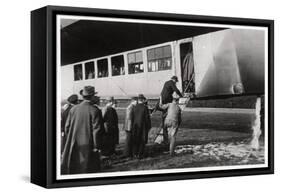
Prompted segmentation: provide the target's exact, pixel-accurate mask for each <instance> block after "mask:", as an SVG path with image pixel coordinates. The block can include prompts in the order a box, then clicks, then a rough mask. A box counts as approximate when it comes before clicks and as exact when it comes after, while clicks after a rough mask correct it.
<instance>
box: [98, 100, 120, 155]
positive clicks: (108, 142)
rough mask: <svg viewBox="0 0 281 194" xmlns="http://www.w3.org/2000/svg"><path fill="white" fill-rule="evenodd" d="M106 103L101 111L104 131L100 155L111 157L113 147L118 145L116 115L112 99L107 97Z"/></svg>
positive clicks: (113, 150) (113, 151)
mask: <svg viewBox="0 0 281 194" xmlns="http://www.w3.org/2000/svg"><path fill="white" fill-rule="evenodd" d="M106 101H107V103H106V105H105V107H104V109H103V111H102V113H103V121H104V130H105V133H104V138H103V141H104V142H103V148H102V155H105V156H111V155H113V154H114V153H115V147H116V145H117V144H118V143H119V128H118V115H117V112H116V110H115V108H114V107H113V106H114V105H115V104H116V102H115V100H114V98H113V97H108V98H107V99H106Z"/></svg>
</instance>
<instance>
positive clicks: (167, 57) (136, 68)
mask: <svg viewBox="0 0 281 194" xmlns="http://www.w3.org/2000/svg"><path fill="white" fill-rule="evenodd" d="M127 57H128V58H127V60H128V73H129V74H137V73H143V72H144V64H143V54H142V51H137V52H133V53H128V56H127ZM147 62H148V72H156V71H162V70H169V69H172V52H171V46H170V45H167V46H162V47H157V48H152V49H148V50H147ZM124 64H125V63H124V57H123V55H118V56H114V57H111V67H112V76H119V75H125V65H124ZM84 67H85V79H94V78H95V62H94V61H90V62H86V63H85V66H84ZM97 69H98V72H97V77H98V78H102V77H108V72H109V69H108V59H107V58H104V59H100V60H97ZM82 72H83V71H82V64H78V65H74V80H75V81H77V80H82V79H83V76H82Z"/></svg>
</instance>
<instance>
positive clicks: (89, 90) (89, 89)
mask: <svg viewBox="0 0 281 194" xmlns="http://www.w3.org/2000/svg"><path fill="white" fill-rule="evenodd" d="M80 94H81V95H82V96H93V95H95V94H97V92H96V91H95V87H93V86H85V87H84V88H83V90H80Z"/></svg>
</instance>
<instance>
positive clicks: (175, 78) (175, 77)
mask: <svg viewBox="0 0 281 194" xmlns="http://www.w3.org/2000/svg"><path fill="white" fill-rule="evenodd" d="M171 79H172V80H175V81H176V82H178V81H179V80H178V77H177V76H175V75H174V76H173V77H171Z"/></svg>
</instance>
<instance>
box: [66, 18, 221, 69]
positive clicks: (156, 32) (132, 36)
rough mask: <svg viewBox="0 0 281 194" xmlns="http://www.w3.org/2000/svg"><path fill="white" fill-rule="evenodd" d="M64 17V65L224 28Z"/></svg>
mask: <svg viewBox="0 0 281 194" xmlns="http://www.w3.org/2000/svg"><path fill="white" fill-rule="evenodd" d="M63 20H65V21H62V26H61V64H62V65H67V64H71V63H76V62H79V61H83V60H88V59H92V58H98V57H102V56H106V55H111V54H114V53H119V52H123V51H128V50H133V49H137V48H142V47H146V46H150V45H154V44H160V43H164V42H169V41H173V40H178V39H182V38H188V37H193V36H197V35H201V34H205V33H209V32H213V31H217V30H222V28H214V27H198V26H180V25H166V24H165V25H164V24H144V23H128V22H127V23H125V22H108V21H106V22H105V21H91V20H78V21H73V20H71V21H67V19H63Z"/></svg>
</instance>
